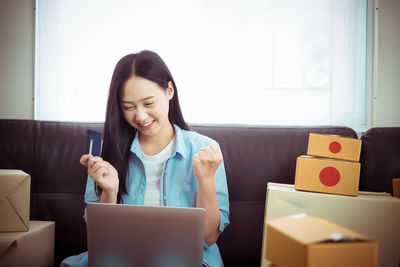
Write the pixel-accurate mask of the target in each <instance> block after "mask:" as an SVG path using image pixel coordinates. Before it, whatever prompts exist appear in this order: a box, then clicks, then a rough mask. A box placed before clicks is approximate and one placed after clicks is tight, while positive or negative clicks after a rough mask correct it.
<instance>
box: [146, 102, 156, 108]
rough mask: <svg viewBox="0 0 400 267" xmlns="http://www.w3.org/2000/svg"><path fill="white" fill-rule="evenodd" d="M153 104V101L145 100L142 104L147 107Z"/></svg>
mask: <svg viewBox="0 0 400 267" xmlns="http://www.w3.org/2000/svg"><path fill="white" fill-rule="evenodd" d="M153 104H154V102H147V103H144V105H145V106H147V107H149V106H151V105H153Z"/></svg>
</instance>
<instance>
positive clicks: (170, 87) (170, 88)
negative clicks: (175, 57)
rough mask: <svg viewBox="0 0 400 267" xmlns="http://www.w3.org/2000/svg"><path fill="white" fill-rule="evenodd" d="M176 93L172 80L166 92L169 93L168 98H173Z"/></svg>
mask: <svg viewBox="0 0 400 267" xmlns="http://www.w3.org/2000/svg"><path fill="white" fill-rule="evenodd" d="M174 93H175V88H174V85H173V84H172V82H171V81H169V82H168V87H167V89H166V94H167V97H168V100H171V99H172V98H173V97H174Z"/></svg>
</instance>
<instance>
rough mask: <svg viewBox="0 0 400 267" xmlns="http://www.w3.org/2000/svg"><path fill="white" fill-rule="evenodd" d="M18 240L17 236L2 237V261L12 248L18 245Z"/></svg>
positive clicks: (0, 240) (0, 254)
mask: <svg viewBox="0 0 400 267" xmlns="http://www.w3.org/2000/svg"><path fill="white" fill-rule="evenodd" d="M16 240H17V238H16V237H15V236H14V237H13V236H2V237H1V238H0V259H1V257H2V256H3V255H4V254H5V253H6V251H7V250H8V249H9V248H10V247H11V246H15V245H16Z"/></svg>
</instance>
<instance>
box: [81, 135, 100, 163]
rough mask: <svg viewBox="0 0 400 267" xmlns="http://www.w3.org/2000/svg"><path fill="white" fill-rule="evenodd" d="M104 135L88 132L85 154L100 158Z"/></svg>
mask: <svg viewBox="0 0 400 267" xmlns="http://www.w3.org/2000/svg"><path fill="white" fill-rule="evenodd" d="M102 136H103V134H102V133H101V132H96V131H93V130H86V137H85V148H84V150H83V154H90V155H93V156H97V157H100V155H101V149H102V146H103V139H102Z"/></svg>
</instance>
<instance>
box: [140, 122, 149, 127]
mask: <svg viewBox="0 0 400 267" xmlns="http://www.w3.org/2000/svg"><path fill="white" fill-rule="evenodd" d="M150 124H151V121H150V122H146V123H144V124H142V126H145V127H146V126H149V125H150Z"/></svg>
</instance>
